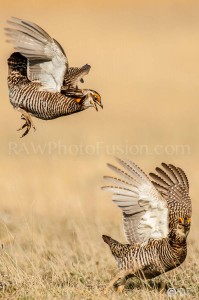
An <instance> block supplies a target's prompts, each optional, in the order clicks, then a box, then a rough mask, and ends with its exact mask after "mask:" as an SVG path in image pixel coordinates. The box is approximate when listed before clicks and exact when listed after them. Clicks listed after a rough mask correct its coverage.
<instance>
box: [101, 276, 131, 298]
mask: <svg viewBox="0 0 199 300" xmlns="http://www.w3.org/2000/svg"><path fill="white" fill-rule="evenodd" d="M132 273H134V272H133V270H122V271H120V272H119V273H118V274H117V275H116V276H115V277H114V278H113V279H112V280H111V281H110V282H109V284H108V286H107V287H106V288H105V290H104V294H105V295H106V294H107V293H108V291H109V289H110V288H111V287H112V286H113V285H115V284H116V285H117V287H116V290H117V292H118V293H122V291H123V290H124V287H125V283H126V276H127V275H129V274H132Z"/></svg>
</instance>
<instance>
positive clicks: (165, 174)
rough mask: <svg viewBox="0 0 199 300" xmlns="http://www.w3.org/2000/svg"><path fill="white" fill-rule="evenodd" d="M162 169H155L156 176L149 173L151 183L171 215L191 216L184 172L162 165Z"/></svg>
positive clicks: (187, 186)
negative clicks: (164, 200) (163, 199)
mask: <svg viewBox="0 0 199 300" xmlns="http://www.w3.org/2000/svg"><path fill="white" fill-rule="evenodd" d="M162 167H163V168H162V169H161V168H156V171H157V174H154V173H150V174H149V175H150V176H151V177H152V179H153V181H152V183H153V184H154V186H155V187H156V189H157V190H158V191H159V192H160V194H161V195H162V196H163V197H164V198H165V199H166V200H167V203H168V207H169V208H170V214H171V215H177V216H179V213H183V214H186V215H188V216H191V213H192V206H191V199H190V196H189V182H188V179H187V176H186V174H185V173H184V171H183V170H182V169H181V168H179V167H175V166H173V165H171V164H168V165H167V164H165V163H162Z"/></svg>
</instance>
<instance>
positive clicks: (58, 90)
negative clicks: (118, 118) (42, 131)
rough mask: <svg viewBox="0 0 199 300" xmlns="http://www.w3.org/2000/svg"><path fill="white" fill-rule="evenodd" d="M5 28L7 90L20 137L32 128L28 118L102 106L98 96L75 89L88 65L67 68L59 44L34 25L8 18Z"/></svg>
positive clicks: (44, 116)
mask: <svg viewBox="0 0 199 300" xmlns="http://www.w3.org/2000/svg"><path fill="white" fill-rule="evenodd" d="M8 23H9V25H11V27H10V28H5V31H6V35H7V36H8V42H11V43H13V45H14V47H15V50H16V51H17V52H14V53H13V54H12V55H11V56H10V58H9V59H8V69H9V74H8V89H9V98H10V102H11V104H12V105H13V107H14V108H15V109H17V110H19V111H20V112H21V113H22V116H21V118H22V119H23V120H24V121H25V123H24V125H23V126H22V127H21V128H20V129H19V130H21V129H23V128H25V132H24V133H23V135H22V137H23V136H25V135H26V134H27V133H28V132H29V130H30V128H31V127H33V128H34V129H35V127H34V124H33V122H32V119H31V116H30V115H32V116H34V117H37V118H40V119H43V120H51V119H55V118H58V117H61V116H66V115H69V114H72V113H76V112H79V111H82V110H85V109H87V108H89V107H94V108H95V109H96V110H98V109H97V105H99V106H101V107H102V108H103V106H102V103H101V97H100V95H99V94H98V93H97V92H96V91H93V90H90V89H81V90H80V89H78V86H77V84H78V82H79V81H81V82H83V76H85V75H86V74H88V72H89V71H90V66H89V65H87V64H86V65H84V66H83V67H81V68H73V67H72V68H69V64H68V59H67V57H66V54H65V52H64V50H63V48H62V47H61V46H60V44H59V43H58V42H57V41H56V40H55V39H53V38H51V37H50V36H49V34H48V33H47V32H46V31H44V30H43V29H42V28H41V27H39V26H38V25H36V24H34V23H32V22H29V21H25V20H21V19H17V18H12V19H11V20H10V21H8Z"/></svg>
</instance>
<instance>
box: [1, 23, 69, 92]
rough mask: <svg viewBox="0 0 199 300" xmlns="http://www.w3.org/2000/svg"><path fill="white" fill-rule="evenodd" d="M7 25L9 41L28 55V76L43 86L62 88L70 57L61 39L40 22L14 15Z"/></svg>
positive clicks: (50, 89) (46, 88)
mask: <svg viewBox="0 0 199 300" xmlns="http://www.w3.org/2000/svg"><path fill="white" fill-rule="evenodd" d="M8 23H9V24H10V25H11V26H12V27H11V28H5V31H6V35H7V36H8V42H11V43H13V45H14V47H15V50H16V51H18V52H20V53H21V54H22V55H24V56H25V57H26V58H27V59H28V78H29V80H31V81H39V82H40V83H41V88H40V90H43V91H51V92H60V90H61V86H62V84H63V80H64V75H65V73H66V71H67V70H68V60H67V57H66V55H65V53H64V51H63V49H62V47H61V46H60V45H59V43H58V42H57V41H56V40H54V39H53V38H51V37H50V36H49V35H48V33H47V32H45V31H44V30H43V29H42V28H41V27H39V26H38V25H36V24H34V23H31V22H29V21H25V20H21V19H17V18H12V19H11V21H8Z"/></svg>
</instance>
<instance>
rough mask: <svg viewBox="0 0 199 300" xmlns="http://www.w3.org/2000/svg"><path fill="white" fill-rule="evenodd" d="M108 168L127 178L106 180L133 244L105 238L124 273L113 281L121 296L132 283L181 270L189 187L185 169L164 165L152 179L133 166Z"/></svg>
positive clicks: (185, 244)
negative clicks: (127, 284)
mask: <svg viewBox="0 0 199 300" xmlns="http://www.w3.org/2000/svg"><path fill="white" fill-rule="evenodd" d="M117 161H118V162H119V164H120V165H121V166H122V169H119V168H118V167H115V166H113V165H110V164H108V166H109V167H110V168H111V169H112V170H113V171H114V172H116V173H117V174H118V175H120V177H121V178H113V177H109V176H105V179H106V180H107V181H109V182H110V185H108V186H105V187H102V189H104V190H106V191H109V192H112V193H113V195H112V200H113V202H115V204H116V205H117V206H118V207H120V208H121V210H122V214H123V227H124V233H125V236H126V239H127V241H128V244H121V243H119V242H117V241H115V240H114V239H112V238H111V237H109V236H105V235H103V239H104V241H105V242H106V243H107V244H108V245H109V247H110V250H111V252H112V254H113V256H114V257H115V259H116V261H117V263H118V266H119V268H120V269H121V271H120V272H119V273H118V274H117V276H116V277H115V278H114V279H113V280H111V282H110V283H109V285H108V287H107V288H106V290H105V292H107V291H108V290H109V288H110V287H111V286H113V285H115V286H116V288H117V290H118V292H121V291H122V290H123V288H124V286H125V282H126V280H127V279H128V278H130V277H133V276H138V277H141V278H144V279H151V278H154V277H156V276H158V275H160V274H162V273H164V272H167V271H170V270H172V269H174V268H176V267H177V266H179V265H180V264H181V263H183V261H184V260H185V258H186V254H187V242H186V239H187V235H188V233H189V230H190V224H191V223H190V222H191V199H190V197H189V183H188V180H187V177H186V175H185V173H184V172H183V170H182V169H180V168H178V167H175V166H173V165H171V164H165V163H162V167H163V168H156V171H157V174H154V173H150V176H151V178H152V181H151V180H150V179H149V177H148V176H147V175H146V174H145V173H144V172H143V171H142V170H141V169H140V168H139V167H138V166H136V165H135V164H134V163H133V162H131V161H129V160H125V161H124V160H120V159H117Z"/></svg>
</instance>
